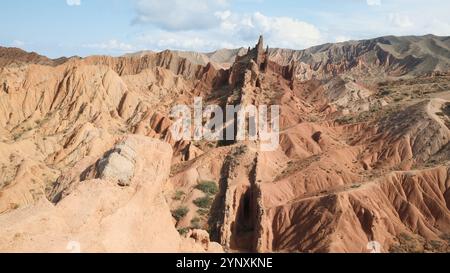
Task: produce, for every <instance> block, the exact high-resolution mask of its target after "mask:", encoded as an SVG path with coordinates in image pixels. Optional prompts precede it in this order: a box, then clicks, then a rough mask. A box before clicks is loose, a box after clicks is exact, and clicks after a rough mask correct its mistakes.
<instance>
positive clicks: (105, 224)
mask: <svg viewBox="0 0 450 273" xmlns="http://www.w3.org/2000/svg"><path fill="white" fill-rule="evenodd" d="M449 42H450V39H449V38H448V37H436V36H423V37H384V38H378V39H373V40H366V41H354V42H346V43H340V44H333V45H331V44H330V45H323V46H318V47H314V48H311V49H307V50H302V51H293V50H284V49H270V48H266V47H265V46H264V42H263V39H262V38H261V39H260V41H259V42H258V44H257V45H256V47H255V48H253V49H250V48H249V49H248V50H247V49H237V50H220V51H217V52H213V53H208V54H203V53H191V52H176V51H164V52H160V53H155V52H140V53H137V54H131V55H126V56H122V57H108V56H92V57H87V58H70V59H58V60H50V59H48V58H46V57H43V56H39V55H37V54H35V53H33V54H31V53H26V52H23V51H20V50H18V49H5V48H4V49H0V151H1V154H2V157H0V168H1V170H2V171H1V173H0V226H2V228H1V229H0V251H18V252H20V251H36V252H45V251H55V252H58V251H65V250H66V246H67V243H68V242H71V241H77V242H79V243H80V244H81V246H82V247H83V249H84V250H86V251H90V252H104V251H106V252H118V251H125V252H133V251H136V252H141V251H151V252H153V251H164V252H177V251H213V252H215V251H223V250H225V251H244V252H247V251H252V252H253V251H258V252H366V251H370V250H368V249H367V244H368V242H370V241H377V242H379V243H380V244H381V246H382V251H384V252H389V251H392V252H445V251H448V250H449V248H448V245H449V243H450V242H449V240H450V171H449V159H450V148H449V144H448V143H449V139H450V74H448V72H449V69H450V58H449V57H450V45H449ZM196 96H200V97H202V98H203V100H204V103H205V104H218V105H220V106H222V107H225V106H226V105H230V104H231V105H244V106H245V105H256V106H259V105H280V107H281V115H280V125H281V132H280V145H279V147H278V149H276V150H275V151H271V152H264V151H261V150H260V149H258V142H256V141H242V142H223V141H222V142H208V141H176V140H175V139H174V138H173V136H172V135H171V132H170V127H171V125H172V123H173V120H171V119H170V118H169V112H170V110H171V108H172V107H173V106H175V105H178V104H186V105H192V104H193V98H194V97H196ZM177 230H178V232H177ZM205 230H206V231H207V232H208V233H209V234H208V233H206V231H205ZM208 237H210V238H211V241H214V242H216V243H212V242H210V239H209V238H208ZM217 243H219V244H220V245H221V246H219V245H218V244H217ZM222 249H223V250H222Z"/></svg>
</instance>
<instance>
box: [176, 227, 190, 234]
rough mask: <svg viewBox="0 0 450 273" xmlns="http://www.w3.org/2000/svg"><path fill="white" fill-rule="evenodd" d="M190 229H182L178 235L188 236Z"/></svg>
mask: <svg viewBox="0 0 450 273" xmlns="http://www.w3.org/2000/svg"><path fill="white" fill-rule="evenodd" d="M189 230H190V229H189V228H180V229H178V233H179V234H180V235H186V234H187V233H188V232H189Z"/></svg>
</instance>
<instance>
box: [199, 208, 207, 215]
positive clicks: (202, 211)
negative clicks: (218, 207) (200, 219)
mask: <svg viewBox="0 0 450 273" xmlns="http://www.w3.org/2000/svg"><path fill="white" fill-rule="evenodd" d="M197 213H198V215H200V216H207V215H208V214H209V209H198V210H197Z"/></svg>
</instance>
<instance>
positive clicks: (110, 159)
mask: <svg viewBox="0 0 450 273" xmlns="http://www.w3.org/2000/svg"><path fill="white" fill-rule="evenodd" d="M130 144H131V143H129V142H128V143H127V142H123V143H121V144H119V145H118V146H116V148H115V149H114V150H112V151H111V152H110V153H109V154H108V155H107V156H106V157H105V158H103V159H101V160H100V161H99V162H98V167H97V168H98V170H97V172H98V178H100V179H103V180H116V181H118V183H119V185H120V186H129V185H130V181H131V179H132V178H133V176H134V171H135V164H136V157H137V152H136V151H135V150H134V149H133V147H131V146H130ZM134 146H136V145H134ZM135 148H136V147H135Z"/></svg>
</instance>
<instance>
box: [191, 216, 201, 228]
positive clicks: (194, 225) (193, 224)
mask: <svg viewBox="0 0 450 273" xmlns="http://www.w3.org/2000/svg"><path fill="white" fill-rule="evenodd" d="M200 222H201V219H200V218H198V217H195V218H193V219H192V220H191V228H192V229H200V228H201V227H200Z"/></svg>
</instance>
